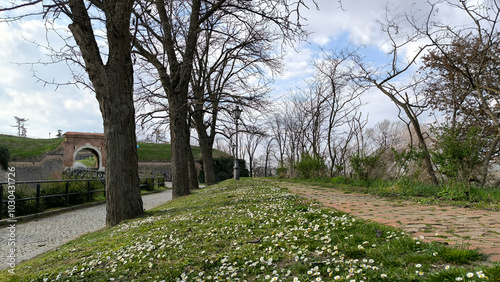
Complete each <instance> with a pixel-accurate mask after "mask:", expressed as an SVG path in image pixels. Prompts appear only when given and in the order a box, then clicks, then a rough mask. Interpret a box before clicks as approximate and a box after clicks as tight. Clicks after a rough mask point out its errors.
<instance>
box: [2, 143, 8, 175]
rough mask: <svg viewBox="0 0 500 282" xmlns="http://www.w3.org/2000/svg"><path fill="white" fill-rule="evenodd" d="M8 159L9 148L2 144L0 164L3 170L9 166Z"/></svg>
mask: <svg viewBox="0 0 500 282" xmlns="http://www.w3.org/2000/svg"><path fill="white" fill-rule="evenodd" d="M9 161H10V154H9V149H7V147H5V146H4V145H0V166H1V167H2V169H3V170H7V169H8V168H9Z"/></svg>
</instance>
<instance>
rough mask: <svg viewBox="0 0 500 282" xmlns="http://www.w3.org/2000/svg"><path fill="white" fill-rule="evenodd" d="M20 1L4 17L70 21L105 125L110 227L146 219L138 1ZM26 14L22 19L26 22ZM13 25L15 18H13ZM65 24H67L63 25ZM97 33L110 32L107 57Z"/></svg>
mask: <svg viewBox="0 0 500 282" xmlns="http://www.w3.org/2000/svg"><path fill="white" fill-rule="evenodd" d="M47 2H48V1H29V2H27V1H17V2H14V4H13V6H11V7H1V8H0V12H7V11H12V10H16V9H22V8H25V7H28V6H36V7H39V8H40V10H39V12H37V13H31V14H29V15H30V16H33V15H43V16H44V17H45V18H48V17H49V16H51V15H52V16H53V18H54V19H58V18H59V17H60V16H61V15H65V16H66V18H67V19H65V20H69V21H70V24H69V26H68V27H69V30H70V31H71V33H72V35H73V38H74V40H75V42H76V44H77V45H78V47H79V51H80V53H81V56H82V58H83V60H84V66H85V70H86V71H87V73H88V76H89V79H90V81H91V83H92V86H93V89H94V91H95V93H96V98H97V101H98V102H99V107H100V110H101V114H102V118H103V124H104V145H105V148H106V225H107V226H113V225H116V224H118V223H119V222H121V221H122V220H125V219H129V218H133V217H136V216H138V215H141V214H142V213H143V205H142V198H141V191H140V188H139V174H138V165H137V143H136V142H137V141H136V135H135V120H134V118H135V117H134V114H135V111H134V101H133V87H134V79H133V64H132V58H131V43H132V37H131V35H130V17H131V13H132V6H133V3H134V1H133V0H127V1H124V0H107V1H84V0H69V1H59V0H53V1H50V2H49V3H47ZM23 16H28V14H24V15H22V16H18V17H17V19H22V18H23ZM10 19H12V17H10ZM61 20H62V19H61ZM97 29H104V30H105V32H106V40H107V52H105V54H103V52H102V51H103V50H102V49H100V48H99V45H98V41H101V40H102V35H97V34H96V30H97Z"/></svg>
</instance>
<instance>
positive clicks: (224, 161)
mask: <svg viewBox="0 0 500 282" xmlns="http://www.w3.org/2000/svg"><path fill="white" fill-rule="evenodd" d="M238 164H239V166H240V177H248V176H250V172H249V171H248V169H247V168H246V161H245V160H243V159H239V160H238ZM214 174H215V182H216V183H218V182H221V181H224V180H226V179H231V178H233V177H234V158H233V157H220V158H214ZM198 180H199V181H200V183H205V171H204V170H203V167H202V169H201V170H200V173H199V174H198Z"/></svg>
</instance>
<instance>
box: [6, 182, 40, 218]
mask: <svg viewBox="0 0 500 282" xmlns="http://www.w3.org/2000/svg"><path fill="white" fill-rule="evenodd" d="M8 195H9V194H8V190H7V189H6V187H5V186H4V190H3V198H2V199H7V197H8ZM14 196H15V197H16V206H15V210H14V211H15V216H23V215H28V214H32V213H36V212H39V210H38V209H37V206H36V201H35V200H27V201H20V199H23V198H31V197H35V193H34V190H33V189H32V187H30V186H28V185H27V184H17V185H16V191H15V192H14ZM6 217H8V207H7V206H6V205H5V204H2V218H6Z"/></svg>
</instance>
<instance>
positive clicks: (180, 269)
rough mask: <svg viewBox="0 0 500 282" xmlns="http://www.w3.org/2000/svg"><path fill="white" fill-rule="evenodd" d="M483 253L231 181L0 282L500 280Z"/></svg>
mask: <svg viewBox="0 0 500 282" xmlns="http://www.w3.org/2000/svg"><path fill="white" fill-rule="evenodd" d="M483 259H484V258H483V257H482V256H481V255H480V254H479V252H477V251H475V250H466V249H462V248H449V247H446V246H443V245H440V244H435V243H433V244H427V243H424V242H422V241H421V240H420V239H418V238H412V237H411V236H410V235H409V234H406V233H404V232H402V231H401V230H398V229H394V228H391V227H387V226H384V225H380V224H375V223H369V222H365V221H363V220H359V219H357V218H355V217H352V216H350V215H348V214H344V213H341V212H338V211H335V210H331V209H324V208H323V207H321V206H320V205H319V204H318V203H317V202H312V201H310V200H308V199H304V198H301V197H298V196H296V195H293V194H290V193H289V192H288V191H287V190H284V189H280V188H277V187H276V186H273V185H272V184H270V183H268V182H266V181H265V180H248V179H243V180H242V181H239V182H235V181H233V180H230V181H225V182H223V183H221V184H218V185H216V186H212V187H209V188H205V189H201V190H199V191H196V192H195V193H194V194H192V195H190V196H187V197H183V198H179V199H176V200H172V201H170V202H169V203H167V204H166V205H163V206H161V207H158V208H156V209H154V210H152V211H149V212H147V213H146V216H145V217H142V218H139V219H136V220H130V221H126V222H124V223H122V224H120V225H118V226H115V227H113V228H107V229H104V230H102V231H100V232H96V233H92V234H89V235H85V236H83V237H81V238H80V239H77V240H75V241H72V242H69V243H67V244H65V245H63V246H62V247H60V248H59V249H58V250H56V251H51V252H49V253H46V254H44V255H42V256H40V257H38V258H37V259H34V260H31V261H29V262H26V263H23V264H21V265H19V266H17V267H16V268H15V269H14V271H15V273H16V274H15V275H11V274H9V272H8V270H4V271H2V272H0V280H1V281H8V280H11V281H53V280H55V281H113V280H114V281H335V280H339V281H362V280H367V281H421V280H426V281H455V280H456V279H457V278H459V277H460V278H462V279H463V280H462V281H473V280H475V281H482V280H484V281H486V279H489V281H497V280H495V279H499V278H500V266H499V265H494V266H490V267H485V266H480V265H479V263H481V262H482V260H483Z"/></svg>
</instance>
